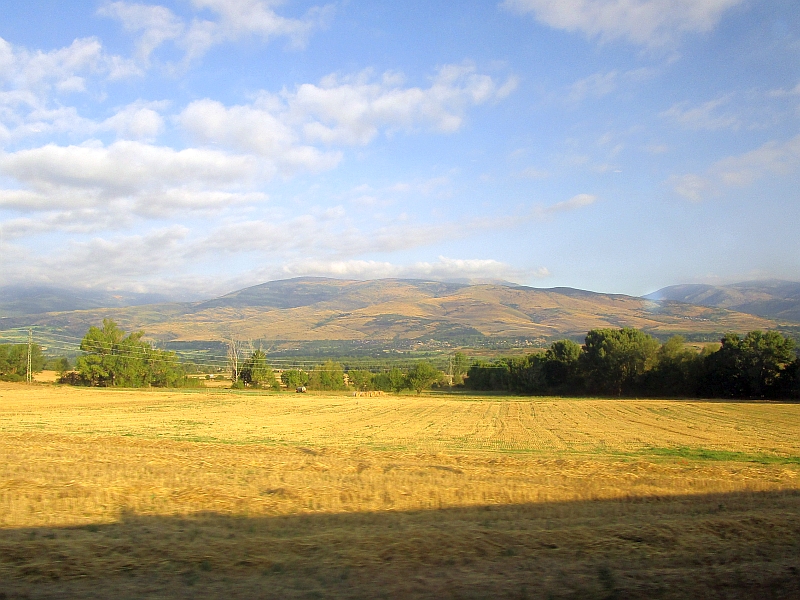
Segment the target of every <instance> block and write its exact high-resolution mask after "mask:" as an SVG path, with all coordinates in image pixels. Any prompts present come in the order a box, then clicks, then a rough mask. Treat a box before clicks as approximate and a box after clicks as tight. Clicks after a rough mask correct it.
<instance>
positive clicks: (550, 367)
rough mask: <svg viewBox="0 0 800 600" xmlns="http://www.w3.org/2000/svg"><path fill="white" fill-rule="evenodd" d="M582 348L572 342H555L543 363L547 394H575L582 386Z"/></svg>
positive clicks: (543, 358) (545, 354) (545, 355)
mask: <svg viewBox="0 0 800 600" xmlns="http://www.w3.org/2000/svg"><path fill="white" fill-rule="evenodd" d="M580 357H581V347H580V345H579V344H577V343H576V342H573V341H572V340H559V341H557V342H553V343H552V344H551V345H550V348H548V349H547V352H545V353H544V356H543V357H542V361H541V367H540V368H541V371H542V375H543V379H544V386H545V388H546V390H545V391H546V392H549V393H553V392H561V393H567V392H574V391H577V388H578V387H579V385H580V382H579V370H578V362H579V360H580Z"/></svg>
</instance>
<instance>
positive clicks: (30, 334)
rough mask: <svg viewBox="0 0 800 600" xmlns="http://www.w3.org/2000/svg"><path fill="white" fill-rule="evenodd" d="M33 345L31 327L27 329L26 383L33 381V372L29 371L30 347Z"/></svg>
mask: <svg viewBox="0 0 800 600" xmlns="http://www.w3.org/2000/svg"><path fill="white" fill-rule="evenodd" d="M32 347H33V329H28V371H27V377H26V380H27V382H28V383H31V382H32V381H33V374H32V373H31V349H32Z"/></svg>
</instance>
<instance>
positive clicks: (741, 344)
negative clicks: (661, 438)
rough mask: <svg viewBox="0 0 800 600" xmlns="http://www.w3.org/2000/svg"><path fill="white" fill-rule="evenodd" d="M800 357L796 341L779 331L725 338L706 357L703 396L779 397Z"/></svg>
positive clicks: (729, 335) (731, 334)
mask: <svg viewBox="0 0 800 600" xmlns="http://www.w3.org/2000/svg"><path fill="white" fill-rule="evenodd" d="M795 358H796V356H795V353H794V341H793V340H792V339H791V338H784V337H783V336H782V335H781V334H780V333H778V332H777V331H767V332H762V331H751V332H750V333H748V334H747V335H746V336H745V337H744V339H741V338H739V336H738V335H736V334H734V333H729V334H727V335H725V337H723V338H722V346H721V347H720V349H719V350H718V351H717V352H714V353H713V354H710V355H708V356H707V357H706V358H705V361H704V364H703V368H704V373H703V379H702V384H701V390H700V391H701V393H702V394H704V395H708V396H711V397H717V398H766V397H770V396H777V395H779V394H780V393H781V392H782V390H783V389H784V388H785V381H784V380H786V379H788V378H790V377H791V374H790V372H789V371H787V369H789V370H790V369H791V366H792V362H793V361H794V360H795Z"/></svg>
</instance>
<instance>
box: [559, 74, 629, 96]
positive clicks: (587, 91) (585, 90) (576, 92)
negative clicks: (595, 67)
mask: <svg viewBox="0 0 800 600" xmlns="http://www.w3.org/2000/svg"><path fill="white" fill-rule="evenodd" d="M618 75H619V74H618V73H617V71H609V72H608V73H594V74H592V75H589V76H588V77H586V78H584V79H580V80H578V81H576V82H575V83H573V84H572V86H570V92H569V96H568V98H569V100H570V101H572V102H581V101H582V100H584V99H585V98H602V97H603V96H607V95H608V94H610V93H611V92H613V91H614V90H615V89H617V80H618Z"/></svg>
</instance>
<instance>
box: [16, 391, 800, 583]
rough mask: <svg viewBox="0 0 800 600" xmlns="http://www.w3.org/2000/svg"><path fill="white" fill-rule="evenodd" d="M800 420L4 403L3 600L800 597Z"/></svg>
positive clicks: (220, 399) (361, 405)
mask: <svg viewBox="0 0 800 600" xmlns="http://www.w3.org/2000/svg"><path fill="white" fill-rule="evenodd" d="M798 434H800V405H798V404H789V403H728V402H703V401H660V400H605V399H559V398H535V399H522V398H493V397H478V398H468V397H455V398H454V397H447V396H427V395H424V396H421V397H415V396H401V397H394V396H387V397H373V398H368V397H366V398H365V397H359V398H353V397H348V396H344V395H341V396H335V395H328V396H324V395H311V394H308V395H298V394H289V393H282V394H274V393H267V394H253V393H236V392H233V391H229V390H192V391H149V390H148V391H128V390H99V389H80V388H63V387H56V386H51V385H34V386H24V385H17V384H0V597H2V594H5V597H6V598H16V597H29V598H62V597H73V596H75V597H97V598H101V597H111V596H114V597H116V598H128V597H130V598H137V597H186V598H190V597H201V596H204V597H223V596H224V597H227V598H237V597H241V598H259V597H275V598H281V597H290V598H291V597H297V598H306V597H307V598H312V597H343V598H372V597H382V596H383V597H415V598H416V597H418V598H423V597H431V598H434V597H465V598H469V597H481V598H482V597H513V598H517V597H531V598H533V597H542V598H547V597H552V598H562V597H564V598H567V597H575V598H583V597H598V598H609V597H617V598H624V597H636V598H649V597H669V598H671V597H676V598H677V597H698V598H699V597H715V596H716V597H726V598H727V597H731V598H735V597H742V598H745V597H754V596H755V595H758V594H762V593H763V594H767V596H765V597H777V598H780V597H787V598H791V597H796V595H797V594H798V593H800V560H798V556H799V555H800V435H798Z"/></svg>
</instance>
